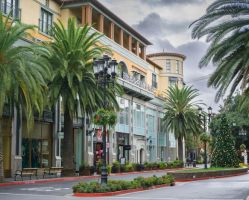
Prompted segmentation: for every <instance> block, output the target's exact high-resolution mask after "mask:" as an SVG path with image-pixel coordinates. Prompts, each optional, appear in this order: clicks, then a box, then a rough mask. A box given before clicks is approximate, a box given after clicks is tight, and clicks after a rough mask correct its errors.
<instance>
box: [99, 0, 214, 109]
mask: <svg viewBox="0 0 249 200" xmlns="http://www.w3.org/2000/svg"><path fill="white" fill-rule="evenodd" d="M99 1H100V2H101V3H103V4H104V5H105V6H106V7H107V8H109V9H110V10H111V11H112V12H114V13H115V14H116V15H118V16H119V17H120V18H121V19H123V20H124V21H125V22H127V23H128V24H129V25H131V26H132V27H133V28H134V29H136V30H137V31H138V32H140V33H141V34H142V35H144V36H146V37H147V38H148V39H149V40H150V41H151V42H152V43H153V45H152V46H150V47H149V48H148V50H147V52H148V53H152V52H162V51H163V50H164V51H166V52H179V53H182V54H184V55H186V56H187V59H186V61H185V66H184V68H185V71H184V76H185V78H184V79H185V82H186V83H187V84H188V85H193V86H194V87H195V88H197V89H198V90H199V91H200V94H201V96H200V97H201V99H202V100H203V101H204V103H206V105H207V107H208V106H211V107H213V108H214V110H215V111H217V109H218V106H219V104H216V103H215V102H214V97H215V90H214V89H213V88H207V80H208V76H209V75H210V73H212V71H213V70H214V67H213V66H209V67H206V68H202V69H199V68H198V62H199V60H200V58H201V57H202V56H203V55H204V54H205V51H206V49H207V48H208V44H206V43H205V40H201V41H197V40H192V39H191V29H189V28H188V27H189V24H190V23H191V22H193V21H194V20H196V19H198V18H199V17H200V16H202V15H203V14H204V13H205V10H206V8H207V6H208V5H210V4H211V3H212V2H213V1H214V0H99Z"/></svg>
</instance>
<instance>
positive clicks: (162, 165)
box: [158, 162, 167, 169]
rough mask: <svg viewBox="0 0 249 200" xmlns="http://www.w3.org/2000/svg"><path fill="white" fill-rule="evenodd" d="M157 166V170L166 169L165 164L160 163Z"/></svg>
mask: <svg viewBox="0 0 249 200" xmlns="http://www.w3.org/2000/svg"><path fill="white" fill-rule="evenodd" d="M158 166H159V169H166V168H167V164H166V163H165V162H160V163H159V164H158Z"/></svg>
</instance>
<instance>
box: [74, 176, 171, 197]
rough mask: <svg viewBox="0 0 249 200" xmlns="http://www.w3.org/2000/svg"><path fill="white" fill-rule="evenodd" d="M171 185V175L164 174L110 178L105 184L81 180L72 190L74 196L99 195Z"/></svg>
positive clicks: (118, 193) (111, 194) (112, 194)
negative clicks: (122, 178) (127, 178)
mask: <svg viewBox="0 0 249 200" xmlns="http://www.w3.org/2000/svg"><path fill="white" fill-rule="evenodd" d="M173 185H175V182H174V178H173V177H172V176H171V175H164V176H162V177H156V176H152V177H148V178H144V177H138V178H135V179H134V180H132V181H123V180H120V181H118V180H110V181H108V183H107V184H106V185H101V184H100V183H98V182H90V183H86V182H82V183H78V184H77V185H75V186H74V187H73V192H74V196H76V197H101V196H114V195H120V194H125V193H131V192H137V191H142V190H148V189H155V188H160V187H166V186H173Z"/></svg>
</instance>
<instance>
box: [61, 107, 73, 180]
mask: <svg viewBox="0 0 249 200" xmlns="http://www.w3.org/2000/svg"><path fill="white" fill-rule="evenodd" d="M73 138H74V137H73V119H72V117H71V116H70V114H69V110H68V108H67V107H66V108H65V113H64V140H63V155H62V159H63V171H62V175H63V176H74V174H75V173H74V150H73V148H74V146H73Z"/></svg>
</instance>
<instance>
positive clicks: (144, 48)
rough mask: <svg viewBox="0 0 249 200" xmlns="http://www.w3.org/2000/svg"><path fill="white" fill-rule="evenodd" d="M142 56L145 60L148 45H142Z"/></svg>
mask: <svg viewBox="0 0 249 200" xmlns="http://www.w3.org/2000/svg"><path fill="white" fill-rule="evenodd" d="M141 58H142V59H144V60H145V59H146V47H145V46H142V47H141Z"/></svg>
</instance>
